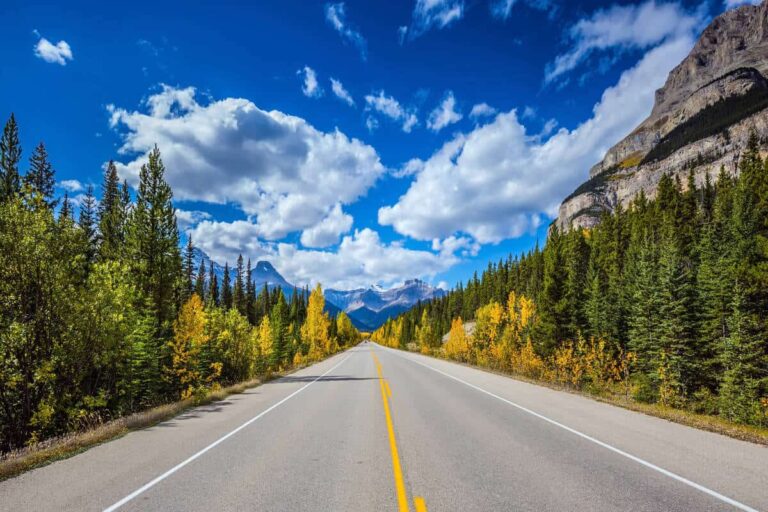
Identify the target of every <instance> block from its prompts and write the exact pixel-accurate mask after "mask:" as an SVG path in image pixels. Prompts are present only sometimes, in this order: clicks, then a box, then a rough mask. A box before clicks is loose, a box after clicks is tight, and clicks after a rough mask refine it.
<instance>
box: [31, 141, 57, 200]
mask: <svg viewBox="0 0 768 512" xmlns="http://www.w3.org/2000/svg"><path fill="white" fill-rule="evenodd" d="M53 176H54V171H53V166H52V165H51V162H50V161H49V160H48V152H47V151H46V149H45V144H43V143H42V142H41V143H40V144H38V145H37V147H36V148H35V151H34V153H32V156H31V157H30V159H29V171H28V172H27V174H26V175H25V176H24V184H25V185H26V186H27V187H28V188H29V190H30V191H31V192H34V193H38V194H40V195H41V196H42V197H43V199H44V200H45V204H46V205H47V206H48V208H50V209H53V208H54V207H55V206H56V203H57V201H55V200H54V199H53V187H54V185H55V179H54V177H53Z"/></svg>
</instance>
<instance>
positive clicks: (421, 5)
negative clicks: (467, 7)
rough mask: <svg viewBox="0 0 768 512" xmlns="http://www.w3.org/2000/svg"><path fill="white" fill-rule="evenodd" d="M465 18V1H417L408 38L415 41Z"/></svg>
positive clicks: (403, 34)
mask: <svg viewBox="0 0 768 512" xmlns="http://www.w3.org/2000/svg"><path fill="white" fill-rule="evenodd" d="M463 16H464V0H416V5H415V6H414V7H413V15H412V20H411V26H410V28H408V29H407V34H408V37H409V39H411V40H413V39H415V38H417V37H419V36H420V35H422V34H424V33H425V32H427V31H428V30H431V29H433V28H436V29H441V28H445V27H447V26H449V25H450V24H451V23H453V22H455V21H457V20H460V19H461V18H462V17H463ZM404 32H405V31H402V32H401V33H402V36H403V37H405V33H404Z"/></svg>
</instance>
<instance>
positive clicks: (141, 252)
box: [127, 146, 181, 336]
mask: <svg viewBox="0 0 768 512" xmlns="http://www.w3.org/2000/svg"><path fill="white" fill-rule="evenodd" d="M148 156H149V159H148V162H147V163H146V164H144V165H142V166H141V172H140V173H139V189H138V193H137V195H136V205H135V207H134V208H133V210H132V211H131V213H130V216H129V219H128V230H127V247H128V252H129V256H130V259H129V261H130V263H131V265H132V268H133V272H134V274H135V276H136V282H137V284H138V287H139V289H140V290H141V291H142V292H143V293H144V295H145V296H146V297H147V298H148V299H149V304H150V306H151V309H152V312H153V313H154V315H155V320H156V326H157V328H158V329H159V330H160V334H161V335H162V336H166V335H168V334H169V333H170V327H171V321H172V320H173V318H174V317H175V313H176V297H177V287H178V284H179V283H180V281H181V255H180V251H179V231H178V228H177V226H176V215H175V211H174V208H173V193H172V192H171V188H170V186H168V183H167V182H166V181H165V166H164V165H163V161H162V158H161V156H160V150H159V149H158V148H157V146H155V148H154V149H153V150H152V151H150V152H149V155H148Z"/></svg>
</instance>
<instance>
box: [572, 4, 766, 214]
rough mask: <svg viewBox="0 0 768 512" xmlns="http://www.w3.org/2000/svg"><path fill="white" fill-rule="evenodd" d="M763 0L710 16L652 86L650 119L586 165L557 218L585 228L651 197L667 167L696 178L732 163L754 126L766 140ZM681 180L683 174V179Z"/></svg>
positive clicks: (700, 179) (668, 170)
mask: <svg viewBox="0 0 768 512" xmlns="http://www.w3.org/2000/svg"><path fill="white" fill-rule="evenodd" d="M767 76H768V0H766V1H764V2H763V3H762V4H760V5H756V6H754V5H745V6H742V7H739V8H737V9H732V10H730V11H727V12H725V13H723V14H721V15H720V16H718V17H717V18H715V19H714V20H713V21H712V22H711V23H710V24H709V26H707V27H706V29H705V30H704V31H703V32H702V34H701V36H700V38H699V40H698V41H697V43H696V44H695V45H694V47H693V49H692V50H691V52H690V53H689V55H688V56H687V57H686V58H685V59H684V60H683V61H682V62H681V63H680V64H679V65H678V66H676V67H675V68H674V69H673V70H672V71H671V72H670V73H669V76H668V77H667V80H666V82H665V84H664V86H663V87H662V88H661V89H659V90H658V91H656V98H655V104H654V106H653V109H652V111H651V113H650V115H649V116H648V118H647V119H646V120H645V121H643V122H642V123H641V124H640V125H639V126H638V127H637V128H636V129H635V130H633V131H632V133H630V134H629V135H628V136H627V137H625V138H624V139H623V140H621V141H620V142H619V143H618V144H616V145H615V146H613V147H612V148H611V149H609V150H608V151H607V153H606V155H605V158H604V159H603V160H602V161H601V162H599V163H598V164H596V165H595V166H594V167H592V169H591V170H590V173H589V176H590V179H589V181H587V182H585V183H584V184H582V185H581V186H580V187H579V188H577V190H576V191H574V193H573V194H571V196H569V197H568V198H566V200H565V201H564V202H563V204H562V205H561V206H560V211H559V214H558V219H557V225H558V226H559V227H560V228H562V229H567V228H568V227H570V226H571V225H574V226H583V227H589V226H591V225H594V224H595V223H596V222H597V219H598V216H599V214H600V212H602V211H605V210H613V208H615V207H616V206H617V205H618V204H619V203H621V204H622V205H623V206H627V205H628V204H629V202H630V201H632V199H633V198H634V197H635V196H636V195H637V193H639V192H640V191H641V190H643V191H644V192H645V193H646V195H648V196H649V197H653V195H654V194H655V192H656V186H657V185H658V182H659V179H660V178H661V176H662V175H663V174H665V173H669V174H680V175H681V177H682V174H683V173H687V172H688V169H689V168H691V167H693V168H694V170H695V179H696V181H697V183H699V184H700V183H703V181H704V178H705V176H706V174H707V173H708V172H709V173H713V172H714V173H716V172H717V169H719V167H720V165H723V166H725V167H726V170H728V171H729V172H736V166H735V162H736V161H737V160H738V155H739V154H740V152H741V150H742V149H743V148H744V147H745V146H746V142H747V139H748V138H749V134H750V132H751V131H752V130H755V131H756V132H757V133H758V135H759V136H760V137H761V138H762V139H764V140H768V80H766V77H767ZM683 181H685V180H683Z"/></svg>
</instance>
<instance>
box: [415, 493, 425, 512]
mask: <svg viewBox="0 0 768 512" xmlns="http://www.w3.org/2000/svg"><path fill="white" fill-rule="evenodd" d="M413 504H414V506H415V507H416V512H427V504H426V503H424V498H422V497H421V496H416V497H415V498H413Z"/></svg>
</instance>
